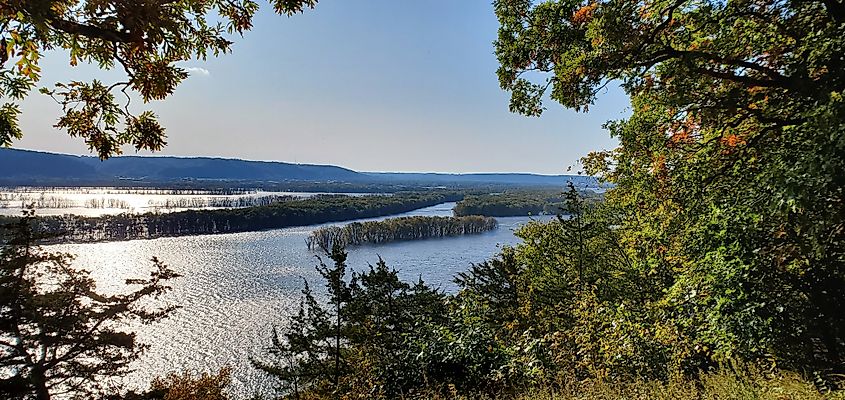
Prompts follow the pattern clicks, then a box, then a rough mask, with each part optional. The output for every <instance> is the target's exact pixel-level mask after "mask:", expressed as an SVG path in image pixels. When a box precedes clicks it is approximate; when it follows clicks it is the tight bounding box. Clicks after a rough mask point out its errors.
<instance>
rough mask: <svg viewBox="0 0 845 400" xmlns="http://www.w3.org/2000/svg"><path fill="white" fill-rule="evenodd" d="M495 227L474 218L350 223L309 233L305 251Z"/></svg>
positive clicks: (493, 222)
mask: <svg viewBox="0 0 845 400" xmlns="http://www.w3.org/2000/svg"><path fill="white" fill-rule="evenodd" d="M497 227H498V223H497V222H496V220H495V219H494V218H490V217H482V216H478V215H473V216H467V217H423V216H416V217H400V218H388V219H385V220H383V221H367V222H353V223H351V224H346V225H344V226H329V227H325V228H320V229H317V230H315V231H314V232H312V233H311V236H309V237H308V239H306V242H307V244H308V248H309V249H312V250H316V249H323V250H326V251H328V250H329V249H331V248H333V247H334V246H335V245H339V246H340V247H344V248H345V247H347V246H349V245H360V244H364V243H387V242H395V241H398V240H416V239H428V238H441V237H447V236H460V235H471V234H475V233H482V232H487V231H491V230H493V229H496V228H497Z"/></svg>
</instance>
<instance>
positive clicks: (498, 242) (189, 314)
mask: <svg viewBox="0 0 845 400" xmlns="http://www.w3.org/2000/svg"><path fill="white" fill-rule="evenodd" d="M453 206H454V203H444V204H441V205H437V206H433V207H428V208H424V209H420V210H417V211H413V212H410V213H407V214H403V215H440V216H448V215H451V210H452V207H453ZM498 220H499V229H497V230H495V231H491V232H486V233H483V234H478V235H470V236H462V237H453V238H443V239H429V240H419V241H410V242H396V243H387V244H382V245H367V246H359V247H353V248H350V249H349V259H348V265H349V266H350V267H351V268H352V269H356V270H360V269H362V268H366V266H367V265H368V264H374V263H375V262H376V261H377V260H378V256H381V257H382V258H384V260H385V261H386V262H387V263H388V265H389V266H391V267H393V268H396V269H397V270H398V271H399V273H400V276H401V278H403V279H405V280H413V281H416V280H417V278H419V277H422V279H423V280H425V281H426V282H427V283H429V284H430V285H433V286H435V287H440V288H441V289H443V290H444V291H447V292H450V291H454V290H455V285H454V283H453V282H452V279H453V277H454V276H455V274H456V273H457V272H462V271H466V270H467V269H468V268H469V266H470V265H471V264H472V263H479V262H482V261H484V260H487V259H489V258H490V257H492V256H493V255H495V254H496V253H497V251H498V249H499V248H500V247H501V246H502V245H512V244H515V243H517V241H518V239H517V238H516V237H515V236H514V235H513V230H514V229H515V228H517V227H518V226H519V225H521V224H523V223H525V222H526V221H528V218H523V217H517V218H498ZM313 229H315V226H308V227H296V228H286V229H278V230H272V231H265V232H250V233H237V234H225V235H211V236H188V237H178V238H162V239H154V240H135V241H127V242H112V243H95V244H73V245H56V246H49V247H48V248H49V249H50V250H54V251H66V252H69V253H73V254H75V255H76V260H75V261H74V262H75V265H76V266H78V267H82V268H85V269H87V270H89V271H91V272H92V274H93V275H94V277H95V278H96V279H97V281H98V282H99V287H100V288H101V289H102V290H106V291H112V290H121V289H122V288H124V287H123V281H124V279H126V278H128V277H140V276H143V275H144V274H145V273H146V272H147V271H149V270H150V266H151V265H152V264H151V262H150V261H149V260H150V258H151V257H153V256H156V257H158V258H159V259H160V260H161V261H163V262H164V263H166V264H167V265H169V266H170V267H171V268H172V269H174V270H176V271H177V272H178V273H180V274H182V275H183V276H182V277H181V278H179V279H177V280H176V281H174V282H173V285H172V286H173V290H172V291H171V292H170V293H169V294H168V295H167V296H166V297H165V300H166V301H167V302H169V303H171V304H178V305H180V306H181V307H182V308H180V309H178V310H177V311H175V312H173V313H172V314H171V315H170V316H169V317H168V318H167V319H165V320H163V321H162V322H159V323H156V324H152V325H146V326H137V327H132V329H134V330H136V332H138V337H139V340H140V341H142V342H143V343H146V344H149V346H150V347H149V349H148V350H147V352H146V353H145V354H144V356H143V357H142V358H141V359H140V360H139V361H137V362H136V364H135V372H134V373H133V374H132V375H130V376H129V377H127V378H124V379H125V381H126V382H124V384H125V385H127V386H129V387H146V385H148V383H149V382H150V380H151V379H152V378H153V377H155V376H161V375H165V374H167V373H168V372H174V371H183V370H188V371H194V372H202V371H216V370H218V369H219V368H221V367H226V366H229V367H231V368H232V384H231V389H230V391H231V392H232V394H234V395H236V396H237V397H239V398H244V397H248V396H249V395H251V394H253V393H255V392H263V393H267V392H268V391H269V390H271V388H272V381H271V380H269V379H267V377H266V376H265V375H264V374H263V373H262V372H260V371H258V370H256V369H254V368H253V367H252V366H251V364H250V361H249V360H250V357H255V356H261V354H262V350H263V349H264V348H265V347H266V346H267V345H268V344H269V335H270V329H271V326H272V325H273V324H277V325H282V324H284V322H285V316H286V315H289V314H290V313H291V312H292V311H293V310H294V308H295V306H296V305H297V303H298V299H299V298H300V290H301V288H302V280H303V278H304V279H307V280H308V281H309V282H311V283H312V287H314V286H318V285H321V284H322V282H320V281H319V279H318V278H319V276H318V274H317V272H316V271H315V268H314V266H315V265H316V258H315V255H316V253H314V252H311V251H309V250H308V249H307V247H306V245H305V238H306V237H307V236H308V234H309V233H310V232H311V231H312V230H313Z"/></svg>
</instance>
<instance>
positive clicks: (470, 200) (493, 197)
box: [454, 190, 563, 217]
mask: <svg viewBox="0 0 845 400" xmlns="http://www.w3.org/2000/svg"><path fill="white" fill-rule="evenodd" d="M562 205H563V199H562V198H561V196H560V192H559V191H549V190H545V191H506V192H503V193H493V194H479V195H470V196H466V197H465V198H464V199H463V200H461V201H459V202H458V204H456V205H455V209H454V213H455V215H456V216H459V217H460V216H464V215H486V216H490V217H515V216H524V215H541V214H551V215H554V214H559V213H560V212H561V207H562Z"/></svg>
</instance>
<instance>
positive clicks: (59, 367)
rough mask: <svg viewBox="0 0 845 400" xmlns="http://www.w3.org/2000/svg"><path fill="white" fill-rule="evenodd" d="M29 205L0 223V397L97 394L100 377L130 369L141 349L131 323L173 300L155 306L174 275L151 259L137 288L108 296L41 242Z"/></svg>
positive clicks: (156, 314) (160, 311)
mask: <svg viewBox="0 0 845 400" xmlns="http://www.w3.org/2000/svg"><path fill="white" fill-rule="evenodd" d="M33 225H34V219H33V216H32V212H31V211H30V212H29V214H28V215H27V216H26V217H24V218H21V219H20V220H19V221H17V222H15V223H13V224H12V225H10V226H5V227H4V230H5V233H6V235H5V236H4V237H3V241H2V243H3V247H2V251H0V376H2V378H0V395H2V396H0V397H4V398H9V399H39V400H46V399H50V398H51V397H52V396H54V395H57V394H65V395H72V396H88V397H90V396H94V395H99V394H102V393H101V391H102V390H103V389H104V388H103V387H102V384H103V383H104V382H103V381H104V379H105V378H109V377H116V376H122V375H125V374H126V373H128V372H129V363H130V362H131V361H133V360H134V359H136V358H137V357H138V355H139V354H140V353H141V351H142V350H143V349H144V346H143V345H142V344H139V343H138V342H137V341H136V338H135V334H134V333H130V332H126V331H125V330H124V329H123V328H124V326H125V325H126V323H128V322H133V321H134V322H141V323H150V322H154V321H157V320H160V319H161V318H164V317H165V316H166V315H167V314H168V313H169V312H170V311H172V310H173V309H174V307H173V306H167V305H161V306H156V307H154V306H152V305H151V304H150V301H151V300H154V299H157V298H158V297H159V296H160V295H162V294H163V293H165V292H167V291H168V290H169V289H170V287H169V286H167V283H168V281H169V280H170V279H173V278H176V277H177V276H178V275H177V274H176V273H174V272H173V271H171V270H170V269H169V268H167V267H166V266H165V265H164V264H162V263H161V262H159V261H158V260H156V259H155V258H153V260H152V261H153V266H154V269H153V271H152V272H151V273H150V276H149V278H146V279H129V280H127V281H126V283H127V284H128V285H132V286H136V287H137V288H136V289H134V290H132V291H130V292H127V293H122V294H112V295H106V294H102V293H99V292H97V291H96V284H95V282H94V280H93V279H92V278H91V277H90V275H89V273H88V272H87V271H85V270H80V269H75V268H74V267H72V266H71V260H72V257H71V256H70V255H68V254H63V253H51V252H47V251H44V250H42V249H40V248H39V247H38V246H37V242H38V241H39V240H40V239H42V238H43V235H42V234H40V233H38V232H36V231H34V230H33V229H32V226H33Z"/></svg>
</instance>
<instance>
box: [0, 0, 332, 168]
mask: <svg viewBox="0 0 845 400" xmlns="http://www.w3.org/2000/svg"><path fill="white" fill-rule="evenodd" d="M270 3H271V4H272V6H273V9H274V11H275V12H276V13H278V14H285V15H288V16H290V15H293V14H297V13H301V12H303V10H304V9H305V8H313V7H314V6H315V5H316V4H317V0H273V1H270ZM256 11H258V3H256V2H254V1H252V0H213V1H202V0H187V1H161V2H144V1H132V2H126V1H122V0H44V1H42V0H0V26H2V28H0V100H3V101H5V102H4V103H3V104H2V105H0V146H9V145H11V144H12V141H13V140H15V139H20V138H21V137H22V136H23V132H21V129H20V127H19V125H18V115H19V114H20V107H19V106H18V104H17V102H19V101H20V100H23V99H24V98H25V97H26V96H27V95H28V94H29V93H30V92H31V91H32V90H33V89H34V88H35V87H36V85H37V84H38V81H39V80H40V78H41V67H40V66H39V61H40V59H41V57H42V56H43V55H44V53H45V52H46V51H48V50H51V49H62V50H65V51H66V52H67V54H68V55H69V62H70V65H71V66H76V65H77V64H78V63H80V62H82V63H89V64H93V65H97V66H99V67H100V68H103V69H113V68H115V67H120V69H121V70H122V71H124V72H125V73H126V80H125V81H121V82H115V83H112V84H106V83H103V82H100V81H98V80H93V81H91V82H82V81H71V82H65V83H61V82H60V83H56V84H55V86H54V87H53V88H52V89H50V88H46V87H44V88H41V89H40V92H41V93H43V94H46V95H49V96H51V97H52V98H53V99H54V100H56V102H57V103H59V104H60V105H61V106H62V111H63V112H64V114H63V115H62V116H61V117H60V118H59V120H58V122H57V123H56V124H55V127H56V128H59V129H63V130H66V131H67V133H68V134H69V135H70V136H73V137H80V138H82V139H83V140H85V143H86V144H87V145H88V147H89V148H90V149H91V150H92V151H96V152H97V154H98V155H99V156H100V158H108V157H109V156H112V155H114V154H120V153H121V149H120V146H121V145H124V144H130V145H132V146H133V147H135V149H137V150H140V149H148V150H160V149H161V148H162V147H164V145H165V144H166V142H165V128H164V127H163V126H161V125H160V124H159V123H158V120H157V118H156V115H155V114H154V113H153V112H152V111H143V112H141V113H133V112H130V107H129V106H130V97H129V95H128V94H127V93H128V92H134V93H136V94H137V95H139V96H140V97H141V98H142V99H143V101H144V103H148V102H150V101H153V100H163V99H165V98H167V97H168V96H169V95H170V94H172V93H173V91H174V90H176V87H177V86H178V85H179V84H180V83H181V82H182V81H183V80H185V78H187V77H188V72H187V71H186V70H185V69H184V68H181V67H179V66H177V65H176V64H178V63H179V62H181V61H190V60H194V59H202V60H204V59H206V58H207V57H208V55H209V54H211V55H214V56H218V55H220V54H225V53H228V52H229V51H231V46H232V44H233V43H232V41H231V40H229V37H230V36H233V35H243V33H244V32H246V31H248V30H250V29H251V28H252V19H253V17H254V16H255V13H256ZM10 58H11V59H12V60H11V61H13V63H12V64H13V65H12V66H7V64H6V61H9V59H10ZM123 98H125V99H126V100H125V104H120V103H119V101H120V100H118V99H123ZM7 100H10V101H7Z"/></svg>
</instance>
